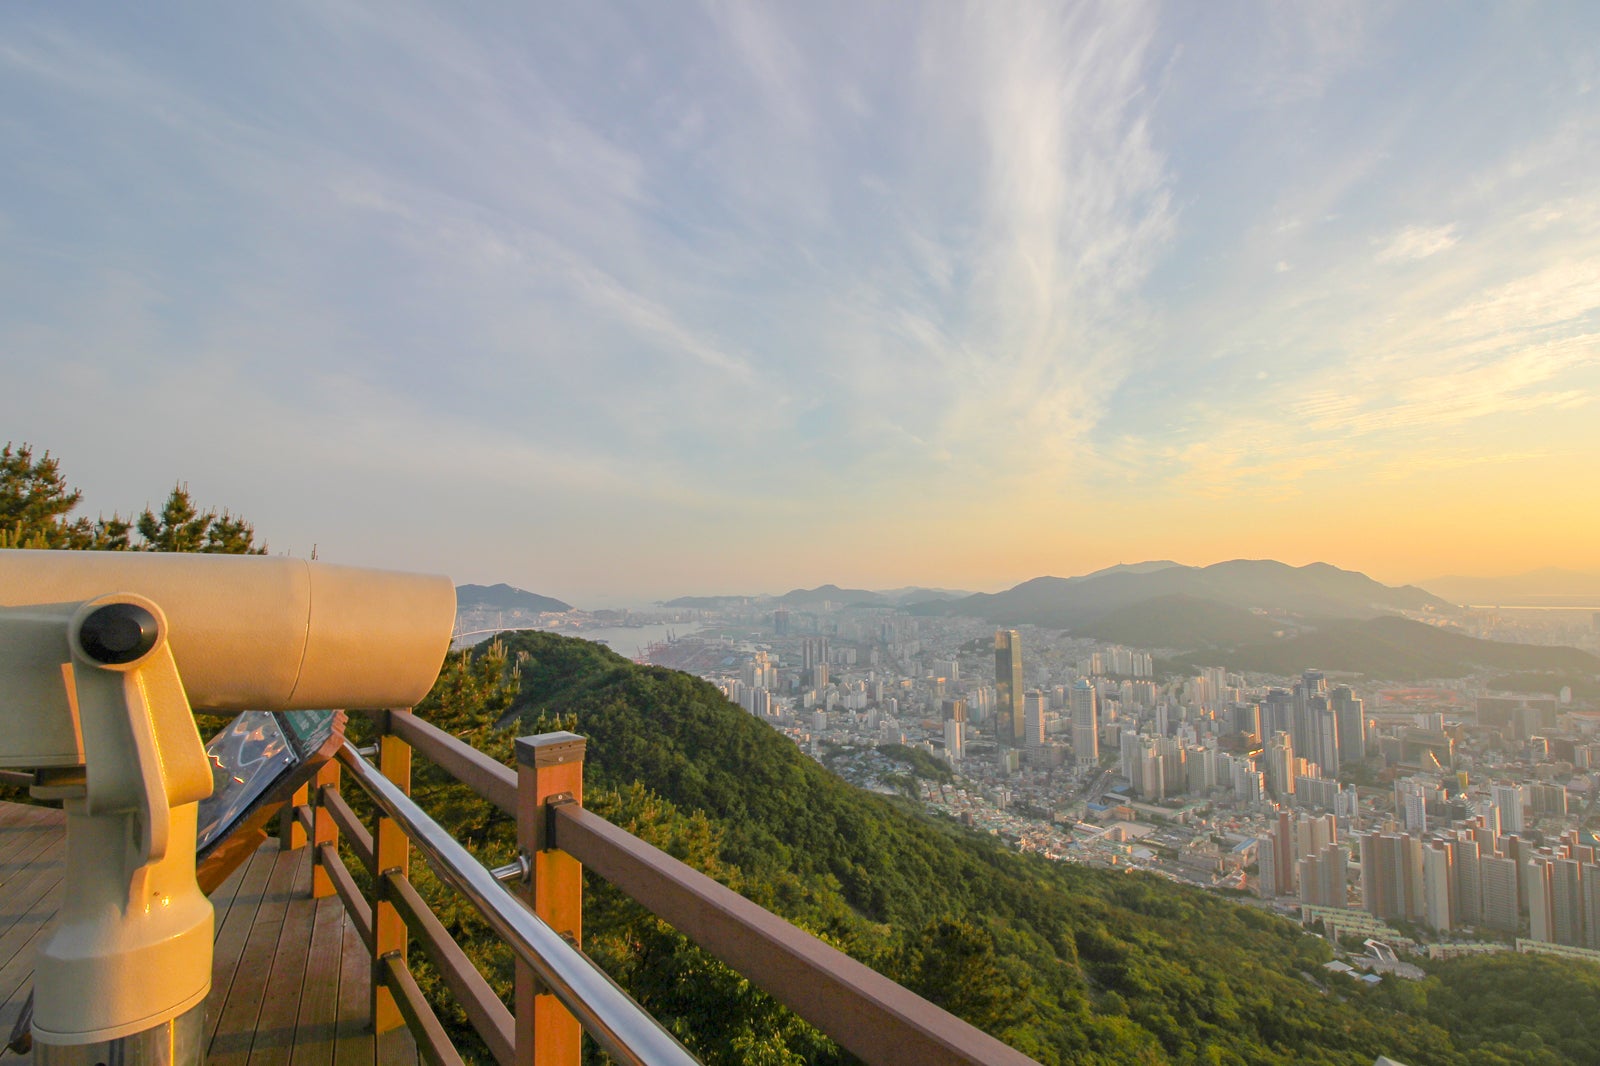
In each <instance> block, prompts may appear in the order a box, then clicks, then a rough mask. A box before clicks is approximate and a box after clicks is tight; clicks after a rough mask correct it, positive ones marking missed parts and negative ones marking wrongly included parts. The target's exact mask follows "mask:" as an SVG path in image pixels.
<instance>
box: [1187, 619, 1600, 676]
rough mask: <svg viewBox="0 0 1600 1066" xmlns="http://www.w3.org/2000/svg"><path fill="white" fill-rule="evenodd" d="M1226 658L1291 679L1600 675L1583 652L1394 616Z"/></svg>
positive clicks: (1320, 630)
mask: <svg viewBox="0 0 1600 1066" xmlns="http://www.w3.org/2000/svg"><path fill="white" fill-rule="evenodd" d="M1226 655H1227V663H1228V665H1229V666H1230V667H1232V668H1234V669H1236V670H1248V671H1255V672H1259V673H1267V674H1281V675H1290V674H1297V673H1299V672H1300V671H1301V670H1304V669H1307V668H1308V667H1316V668H1317V669H1322V670H1335V671H1339V672H1341V673H1358V674H1365V675H1367V676H1368V677H1381V678H1385V679H1387V680H1394V681H1407V680H1420V679H1423V678H1431V677H1462V676H1465V675H1466V674H1469V673H1471V672H1472V671H1473V670H1475V669H1481V668H1484V667H1488V668H1490V669H1499V670H1528V671H1560V672H1566V673H1575V674H1579V675H1592V674H1594V673H1596V672H1597V671H1600V659H1596V658H1595V657H1594V656H1593V655H1590V654H1589V653H1588V652H1585V651H1579V650H1578V649H1577V648H1563V647H1547V646H1544V645H1538V644H1511V643H1507V642H1505V641H1498V640H1481V639H1479V638H1477V637H1469V636H1467V635H1466V634H1464V633H1457V632H1452V631H1450V630H1447V629H1441V628H1439V627H1437V626H1430V625H1426V624H1424V623H1422V622H1413V621H1411V620H1410V619H1406V618H1398V617H1394V616H1385V617H1382V618H1372V619H1368V620H1366V621H1362V622H1351V621H1345V620H1324V621H1319V622H1318V623H1317V628H1316V629H1315V630H1312V631H1309V632H1305V633H1302V634H1300V635H1298V636H1295V637H1292V638H1290V639H1287V640H1277V641H1270V642H1266V643H1259V644H1244V645H1241V646H1239V647H1235V648H1231V649H1229V650H1228V651H1227V653H1226ZM1208 656H1209V657H1208ZM1215 658H1216V653H1215V652H1212V653H1208V654H1202V655H1188V656H1184V657H1182V658H1180V659H1179V660H1177V661H1178V662H1181V663H1187V664H1194V665H1203V664H1204V663H1207V662H1210V661H1212V660H1214V659H1215Z"/></svg>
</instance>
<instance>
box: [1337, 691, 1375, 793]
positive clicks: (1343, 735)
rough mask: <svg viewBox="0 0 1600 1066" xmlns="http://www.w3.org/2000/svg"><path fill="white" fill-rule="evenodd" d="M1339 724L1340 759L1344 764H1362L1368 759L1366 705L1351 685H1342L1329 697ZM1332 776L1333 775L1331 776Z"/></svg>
mask: <svg viewBox="0 0 1600 1066" xmlns="http://www.w3.org/2000/svg"><path fill="white" fill-rule="evenodd" d="M1328 703H1329V704H1330V705H1331V706H1332V707H1333V713H1334V717H1335V718H1337V719H1338V723H1339V757H1340V760H1341V761H1342V762H1360V761H1361V760H1362V759H1365V758H1366V757H1367V717H1366V704H1365V702H1364V701H1362V700H1361V699H1360V698H1359V697H1357V696H1356V694H1355V693H1354V692H1352V691H1351V690H1350V686H1349V685H1340V686H1339V687H1338V688H1336V689H1334V690H1333V694H1332V695H1331V696H1329V697H1328ZM1330 776H1331V775H1330Z"/></svg>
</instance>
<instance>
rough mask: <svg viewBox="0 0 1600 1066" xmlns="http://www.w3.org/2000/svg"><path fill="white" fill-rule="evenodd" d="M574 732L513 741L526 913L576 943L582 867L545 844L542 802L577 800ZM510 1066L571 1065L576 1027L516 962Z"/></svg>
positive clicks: (579, 776)
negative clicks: (527, 865) (525, 862)
mask: <svg viewBox="0 0 1600 1066" xmlns="http://www.w3.org/2000/svg"><path fill="white" fill-rule="evenodd" d="M585 744H586V741H585V740H584V738H583V737H580V736H578V735H577V734H576V733H566V732H561V733H541V734H540V735H539V736H536V737H521V738H519V739H518V740H517V846H518V847H519V848H520V849H522V852H523V854H524V855H526V856H528V857H529V860H530V862H531V863H532V867H533V876H532V879H531V881H530V882H529V884H528V885H527V886H526V890H525V891H526V894H527V900H528V902H529V903H530V904H532V906H533V911H534V913H535V914H537V915H538V916H539V917H540V918H542V919H544V921H545V923H546V924H547V925H549V926H550V927H551V928H552V929H554V930H555V931H556V932H557V933H560V934H562V935H563V936H565V937H568V938H570V939H571V940H572V942H573V943H574V944H575V945H577V944H581V943H582V939H583V866H582V865H580V864H579V862H578V860H577V859H574V858H573V857H572V856H571V855H568V854H567V853H566V852H564V851H560V850H557V849H555V848H552V847H550V846H549V841H548V840H547V836H548V829H549V808H550V805H551V802H552V800H554V801H556V802H561V803H564V802H572V803H577V804H582V802H583V753H584V746H585ZM515 1005H516V1019H517V1045H516V1061H517V1066H535V1064H537V1066H578V1062H579V1058H580V1056H581V1053H582V1048H583V1028H582V1026H580V1025H579V1024H578V1019H576V1018H574V1017H573V1016H572V1014H571V1013H570V1012H568V1011H567V1009H566V1008H565V1007H563V1006H562V1005H561V1004H560V1002H559V1001H557V999H556V997H555V996H553V995H551V994H549V993H548V992H545V991H543V990H542V989H541V988H540V987H539V983H538V980H537V978H535V977H534V974H533V971H532V970H531V969H530V968H529V967H528V966H527V965H526V964H525V963H523V962H520V961H519V962H518V963H517V973H516V1001H515Z"/></svg>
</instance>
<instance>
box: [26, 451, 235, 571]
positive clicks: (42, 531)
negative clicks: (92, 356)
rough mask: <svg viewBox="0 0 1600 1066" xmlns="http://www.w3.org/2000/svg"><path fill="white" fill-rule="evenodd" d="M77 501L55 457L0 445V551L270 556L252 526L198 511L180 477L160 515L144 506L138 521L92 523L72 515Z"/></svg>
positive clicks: (119, 519)
mask: <svg viewBox="0 0 1600 1066" xmlns="http://www.w3.org/2000/svg"><path fill="white" fill-rule="evenodd" d="M82 500H83V493H82V492H80V491H79V490H77V489H72V488H68V487H67V480H66V478H65V477H64V476H63V475H62V473H61V467H60V462H59V461H58V460H57V459H55V458H54V457H52V456H51V455H50V453H49V452H45V453H44V454H43V455H42V456H40V457H39V458H37V459H35V458H34V452H33V447H32V446H31V445H29V444H27V443H23V444H21V445H15V446H14V445H13V444H12V443H11V442H9V441H8V442H7V443H6V445H5V447H4V448H3V449H0V548H72V549H79V550H82V549H90V550H96V551H154V552H211V553H217V554H226V555H265V554H266V553H267V549H266V546H265V545H263V546H261V547H257V546H256V543H255V527H254V526H253V525H251V524H250V523H249V522H247V521H245V520H244V519H243V518H239V517H236V516H234V515H233V514H231V513H229V512H228V511H223V512H222V513H221V514H220V515H219V514H218V513H217V512H216V511H214V510H207V511H201V510H200V509H199V508H198V507H197V506H196V505H195V503H194V501H193V500H192V499H190V497H189V487H188V486H187V485H185V484H183V483H181V482H180V483H179V484H177V485H175V486H173V489H172V494H171V495H170V496H168V497H167V502H166V504H165V505H164V506H163V507H162V508H161V512H160V514H156V513H155V512H154V511H152V510H150V508H148V507H147V508H145V510H144V513H143V514H141V515H140V516H139V518H138V519H137V521H136V522H135V521H129V520H128V519H125V518H123V517H121V516H120V515H117V514H113V515H112V516H111V517H110V518H104V517H101V518H98V519H96V520H95V521H93V522H91V521H89V519H87V518H77V519H70V518H69V517H68V516H69V515H71V513H72V512H73V511H74V510H75V509H76V508H77V506H78V504H79V503H80V502H82ZM136 532H137V534H138V536H139V540H138V541H137V542H136V541H135V540H134V534H135V533H136Z"/></svg>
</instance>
